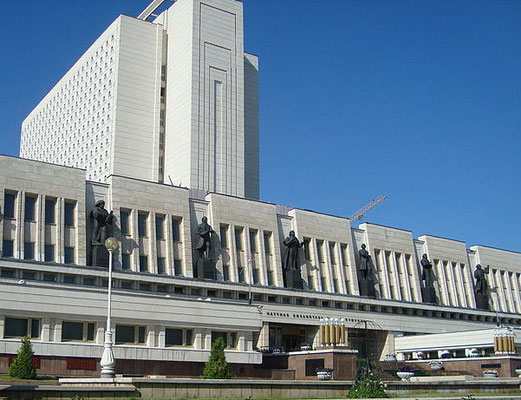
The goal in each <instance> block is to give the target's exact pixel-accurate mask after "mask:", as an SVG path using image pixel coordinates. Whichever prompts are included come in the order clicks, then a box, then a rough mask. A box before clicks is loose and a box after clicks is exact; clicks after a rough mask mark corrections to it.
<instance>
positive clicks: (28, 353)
mask: <svg viewBox="0 0 521 400" xmlns="http://www.w3.org/2000/svg"><path fill="white" fill-rule="evenodd" d="M33 355H34V352H33V346H32V345H31V341H30V340H29V338H28V337H24V338H23V339H22V346H21V347H20V350H18V354H17V355H16V358H15V359H14V361H13V363H12V364H11V365H10V366H9V375H10V376H12V377H13V378H18V379H34V378H36V369H35V368H34V367H33V364H32V360H33Z"/></svg>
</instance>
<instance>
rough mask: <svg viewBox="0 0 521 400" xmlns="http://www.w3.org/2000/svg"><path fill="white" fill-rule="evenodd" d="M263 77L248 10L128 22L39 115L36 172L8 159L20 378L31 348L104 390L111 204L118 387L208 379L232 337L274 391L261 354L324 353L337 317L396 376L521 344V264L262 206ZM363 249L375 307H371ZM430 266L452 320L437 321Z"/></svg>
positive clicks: (1, 332) (12, 324) (195, 10)
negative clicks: (484, 333) (477, 335)
mask: <svg viewBox="0 0 521 400" xmlns="http://www.w3.org/2000/svg"><path fill="white" fill-rule="evenodd" d="M257 70H258V63H257V59H256V57H255V56H252V55H249V54H246V53H244V50H243V36H242V3H240V2H237V1H235V0H212V1H202V0H178V1H177V2H176V3H174V4H173V5H172V6H171V7H170V8H169V9H168V10H167V11H164V12H163V13H162V14H161V15H160V16H159V17H158V18H156V19H155V20H154V21H153V22H148V21H143V20H140V19H135V18H130V17H125V16H121V17H119V18H118V19H117V20H116V21H114V23H112V24H111V25H110V26H109V28H108V29H107V30H106V31H105V32H104V33H103V34H102V35H101V36H100V38H99V39H97V40H96V42H95V43H94V44H93V45H92V46H91V47H90V48H89V50H87V52H86V53H85V54H84V55H83V56H82V57H81V58H80V60H78V62H77V63H76V64H75V65H74V66H73V67H72V68H71V70H70V71H69V72H67V74H65V76H64V77H63V78H62V79H61V80H60V81H59V82H58V84H57V85H56V86H55V87H54V88H53V89H52V90H51V91H50V92H49V94H48V95H47V96H46V97H45V98H44V99H43V100H42V102H41V103H40V104H39V105H38V106H37V107H36V108H35V109H34V110H33V111H32V112H31V113H30V115H29V116H28V117H27V119H26V120H25V121H24V123H23V126H22V143H21V150H20V155H21V157H22V158H15V157H7V156H0V169H1V170H2V172H3V173H2V175H1V176H0V211H1V215H2V218H1V219H0V241H1V242H0V243H2V250H3V252H2V257H1V258H0V370H5V369H6V368H7V363H8V360H9V357H10V355H12V354H15V353H16V351H17V349H18V347H19V338H20V337H21V336H24V335H29V336H30V337H31V338H32V339H33V345H34V349H35V352H36V354H37V355H38V356H39V357H40V358H41V363H42V365H41V368H42V371H45V372H46V373H53V374H58V375H74V374H87V373H89V371H91V373H95V369H96V368H97V364H96V362H97V360H99V358H100V357H101V354H102V347H103V346H102V343H103V333H104V329H105V316H106V293H107V289H106V287H107V270H106V268H100V267H92V266H89V265H90V262H89V259H90V250H89V248H90V229H91V228H90V226H91V222H90V221H89V217H88V214H89V211H90V210H91V209H92V208H93V206H94V204H95V203H96V201H98V200H102V199H103V200H105V202H106V208H107V209H108V210H113V211H114V214H115V216H116V220H117V223H116V225H117V234H116V236H117V237H118V239H119V240H120V243H121V246H120V248H119V250H118V251H117V252H116V253H115V255H114V256H115V272H114V295H113V317H112V319H113V324H114V325H115V326H114V327H113V329H115V339H116V346H115V356H116V358H117V359H118V360H120V362H119V363H118V365H117V372H118V373H129V374H145V373H158V372H157V371H164V369H161V368H163V367H162V365H163V364H162V363H167V364H168V368H169V371H170V374H173V375H195V376H197V375H198V374H199V373H200V365H201V363H202V362H203V361H205V360H206V359H207V357H208V354H209V351H210V348H211V343H212V341H213V340H215V338H216V337H218V336H223V337H224V338H225V339H226V342H227V347H228V350H227V358H228V360H229V361H230V362H231V363H232V364H234V365H236V371H235V372H236V374H237V375H239V376H259V375H258V374H259V370H258V369H256V368H255V366H258V365H259V364H260V363H261V362H262V357H263V356H262V354H261V353H259V352H258V351H255V349H256V348H263V347H266V346H270V345H282V346H284V347H286V348H287V349H288V350H291V349H295V348H299V346H300V343H309V344H313V345H315V346H317V345H318V344H319V337H318V331H319V326H320V323H321V318H326V317H327V318H339V319H340V318H343V319H344V320H345V324H346V327H347V332H348V334H347V335H348V338H347V344H348V345H349V346H350V347H353V348H355V349H359V350H361V351H363V349H364V346H363V344H364V343H367V342H368V343H369V344H370V345H371V346H370V347H369V352H370V353H371V354H373V355H374V356H375V357H377V358H383V357H384V356H385V354H387V353H392V352H394V350H395V348H394V346H395V340H394V338H395V337H403V336H409V335H416V334H420V333H422V334H424V333H441V332H461V331H470V330H477V329H487V328H490V327H491V326H493V324H494V321H495V319H496V312H497V314H498V315H499V316H500V317H501V318H502V321H503V322H504V323H506V324H509V325H514V326H518V325H521V315H520V313H521V292H520V285H521V254H520V253H516V252H511V251H506V250H499V249H493V248H490V247H485V246H471V247H467V245H466V244H465V243H464V242H460V241H455V240H450V239H444V238H438V237H434V236H428V235H426V236H421V237H419V238H417V239H416V238H413V236H412V234H411V232H409V231H405V230H402V229H398V228H391V227H385V226H380V225H375V224H369V223H364V224H361V225H360V226H359V227H358V228H356V227H352V226H351V224H350V221H349V220H348V219H346V218H341V217H337V216H332V215H326V214H321V213H318V212H313V211H309V210H301V209H296V208H292V207H286V206H280V205H276V204H272V203H266V202H262V201H259V200H257V198H258V118H257V112H258V111H257ZM169 177H170V179H171V180H172V182H173V183H174V184H176V185H173V184H171V182H170V179H169ZM179 183H181V185H177V184H179ZM184 186H186V187H184ZM203 216H207V217H208V222H209V223H210V225H212V227H213V229H214V230H215V234H214V235H213V239H212V241H213V245H214V252H215V254H216V259H215V260H214V261H215V269H214V270H212V271H210V272H211V273H210V274H207V272H208V271H206V270H205V269H204V268H201V266H200V264H198V263H196V257H197V252H196V251H195V249H194V247H195V243H194V241H195V234H194V231H195V228H196V227H197V225H198V224H199V222H200V221H201V218H202V217H203ZM291 230H293V231H295V233H296V236H297V237H298V238H299V239H300V240H303V241H304V243H305V246H304V247H303V248H302V250H300V262H299V265H300V271H299V272H300V277H301V280H302V289H292V288H285V287H284V269H283V265H282V260H283V257H284V254H285V251H286V249H285V246H284V245H283V244H282V241H283V239H284V238H285V237H287V236H288V234H289V232H290V231H291ZM362 243H364V244H366V245H367V250H368V251H369V253H370V254H371V256H372V259H373V260H374V267H375V277H374V278H375V279H374V289H375V293H376V296H375V297H374V298H370V297H365V296H361V295H360V286H359V274H358V271H357V265H358V263H359V259H358V249H359V248H360V247H361V245H362ZM424 253H425V254H427V256H428V259H429V260H431V262H432V264H433V269H434V272H435V275H436V277H437V280H436V284H435V291H436V295H437V297H438V302H437V304H425V303H423V299H422V280H421V267H420V264H419V260H420V259H421V256H422V254H424ZM478 263H480V264H482V265H483V266H486V265H489V266H490V274H488V275H487V276H486V279H487V280H488V285H489V288H490V290H489V292H490V297H491V309H490V310H477V309H476V302H475V296H474V278H473V272H474V267H475V265H476V264H478ZM366 340H367V341H366ZM400 343H402V344H403V340H402V341H401V342H400ZM121 361H125V362H121ZM165 365H166V364H165ZM163 366H164V365H163ZM154 371H155V372H154ZM159 373H161V374H165V372H159Z"/></svg>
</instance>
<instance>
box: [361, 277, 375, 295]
mask: <svg viewBox="0 0 521 400" xmlns="http://www.w3.org/2000/svg"><path fill="white" fill-rule="evenodd" d="M358 287H359V289H360V295H362V296H368V297H375V296H376V291H375V290H374V283H373V280H372V279H371V278H369V277H367V278H365V277H361V278H360V280H359V281H358Z"/></svg>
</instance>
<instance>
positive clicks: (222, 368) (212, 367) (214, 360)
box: [203, 337, 232, 379]
mask: <svg viewBox="0 0 521 400" xmlns="http://www.w3.org/2000/svg"><path fill="white" fill-rule="evenodd" d="M225 347H226V344H225V343H224V339H223V338H222V337H219V338H217V340H216V341H215V343H214V344H213V346H212V351H211V352H210V358H209V359H208V362H207V363H206V364H205V365H204V372H203V378H205V379H230V378H231V377H232V371H231V370H230V365H229V364H228V362H227V361H226V355H225V354H224V348H225Z"/></svg>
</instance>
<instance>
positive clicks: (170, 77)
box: [20, 0, 259, 199]
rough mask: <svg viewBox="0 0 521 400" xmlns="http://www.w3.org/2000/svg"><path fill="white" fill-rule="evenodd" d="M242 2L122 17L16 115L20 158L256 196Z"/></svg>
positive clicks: (251, 73) (191, 4)
mask: <svg viewBox="0 0 521 400" xmlns="http://www.w3.org/2000/svg"><path fill="white" fill-rule="evenodd" d="M243 47H244V39H243V29H242V3H241V2H239V1H235V0H213V1H212V2H210V3H207V2H204V1H194V0H178V1H177V2H176V3H175V4H173V5H172V6H171V7H170V8H168V9H167V10H165V11H164V12H163V13H161V15H160V16H159V17H158V18H156V19H155V20H154V21H153V22H148V21H144V20H141V19H137V18H131V17H127V16H123V15H122V16H120V17H119V18H117V19H116V20H115V21H114V22H113V23H112V24H111V25H110V26H109V27H108V28H107V29H106V30H105V32H103V33H102V34H101V36H100V37H99V38H98V39H97V40H96V41H95V42H94V43H93V44H92V46H91V47H90V48H89V49H88V50H87V51H86V52H85V53H84V54H83V55H82V56H81V57H80V59H79V60H78V61H77V62H76V63H75V64H74V65H73V66H72V68H71V69H70V70H69V71H68V72H67V73H66V74H65V75H64V76H63V77H62V78H61V79H60V80H59V82H58V83H57V84H56V85H55V86H54V87H53V88H52V89H51V91H50V92H49V93H48V94H47V95H46V96H45V97H44V99H43V100H42V101H41V102H40V103H39V104H38V105H37V106H36V108H35V109H34V110H33V111H32V112H31V113H30V114H29V115H28V117H27V118H26V119H25V120H24V122H23V124H22V140H21V146H20V156H21V157H24V158H30V159H34V160H40V161H46V162H52V163H56V164H60V165H66V166H71V167H76V168H84V169H86V170H87V179H89V180H94V181H98V182H106V180H107V177H108V176H109V175H122V176H128V177H133V178H138V179H144V180H147V181H152V182H165V183H173V184H176V185H180V186H186V187H189V188H193V189H202V190H208V191H212V192H217V193H225V194H230V195H233V196H239V197H248V198H253V199H258V197H259V157H258V151H259V150H258V130H259V127H258V106H257V103H258V100H257V73H258V60H257V57H256V56H254V55H252V54H248V53H245V52H244V48H243Z"/></svg>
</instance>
